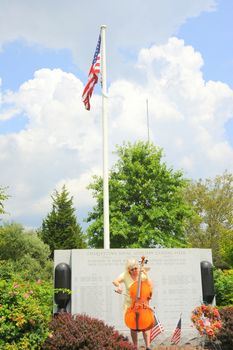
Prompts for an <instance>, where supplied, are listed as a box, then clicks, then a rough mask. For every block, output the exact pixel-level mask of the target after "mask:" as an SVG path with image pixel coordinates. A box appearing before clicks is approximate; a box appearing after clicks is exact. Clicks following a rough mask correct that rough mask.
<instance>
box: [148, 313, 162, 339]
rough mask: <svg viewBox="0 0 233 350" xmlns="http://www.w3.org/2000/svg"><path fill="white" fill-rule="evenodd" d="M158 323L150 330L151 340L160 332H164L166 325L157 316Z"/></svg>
mask: <svg viewBox="0 0 233 350" xmlns="http://www.w3.org/2000/svg"><path fill="white" fill-rule="evenodd" d="M155 321H156V324H155V325H154V327H153V328H151V330H150V342H152V340H154V339H155V338H156V337H157V336H158V335H159V334H160V333H162V332H164V327H163V326H162V325H161V323H160V321H159V320H158V319H157V318H156V316H155Z"/></svg>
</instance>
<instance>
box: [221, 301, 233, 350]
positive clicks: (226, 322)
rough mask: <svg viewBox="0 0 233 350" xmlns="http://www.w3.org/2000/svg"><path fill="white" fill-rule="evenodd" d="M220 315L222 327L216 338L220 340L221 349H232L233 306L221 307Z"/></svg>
mask: <svg viewBox="0 0 233 350" xmlns="http://www.w3.org/2000/svg"><path fill="white" fill-rule="evenodd" d="M220 315H221V318H222V321H223V327H222V329H221V330H220V332H219V335H218V339H219V340H220V341H221V346H222V350H232V349H233V306H231V307H226V308H222V309H221V310H220Z"/></svg>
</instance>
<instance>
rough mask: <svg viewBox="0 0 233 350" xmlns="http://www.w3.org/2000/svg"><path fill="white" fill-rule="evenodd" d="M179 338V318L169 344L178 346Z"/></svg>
mask: <svg viewBox="0 0 233 350" xmlns="http://www.w3.org/2000/svg"><path fill="white" fill-rule="evenodd" d="M180 337H181V317H180V319H179V321H178V323H177V326H176V328H175V330H174V333H173V335H172V338H171V343H172V344H178V343H179V341H180Z"/></svg>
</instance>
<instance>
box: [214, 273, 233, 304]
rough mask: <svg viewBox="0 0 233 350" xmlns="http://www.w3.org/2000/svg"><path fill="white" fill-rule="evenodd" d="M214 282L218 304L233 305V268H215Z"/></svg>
mask: <svg viewBox="0 0 233 350" xmlns="http://www.w3.org/2000/svg"><path fill="white" fill-rule="evenodd" d="M214 284H215V291H216V303H217V305H218V306H229V305H233V269H231V270H223V271H222V270H220V269H218V270H215V271H214Z"/></svg>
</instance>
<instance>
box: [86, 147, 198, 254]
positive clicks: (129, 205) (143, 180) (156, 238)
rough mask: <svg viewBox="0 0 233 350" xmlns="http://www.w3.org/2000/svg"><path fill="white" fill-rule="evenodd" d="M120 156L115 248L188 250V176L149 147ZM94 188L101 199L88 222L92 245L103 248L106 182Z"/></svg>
mask: <svg viewBox="0 0 233 350" xmlns="http://www.w3.org/2000/svg"><path fill="white" fill-rule="evenodd" d="M116 153H117V155H118V157H119V159H118V161H117V162H116V164H115V166H114V167H113V168H112V170H111V172H110V176H109V197H110V245H111V248H127V247H130V248H132V247H135V248H137V247H145V248H146V247H155V246H158V245H160V246H163V247H181V246H185V237H184V227H185V220H186V218H187V217H188V216H189V215H190V213H191V210H190V207H189V206H188V205H187V203H186V202H185V200H184V197H183V190H184V188H185V187H186V184H187V181H186V180H185V179H184V178H183V174H182V172H181V171H174V170H173V169H171V168H168V167H167V166H166V164H165V163H163V162H162V150H161V149H160V148H158V147H156V146H154V145H153V144H151V143H148V142H147V143H143V142H136V143H135V144H130V143H128V144H126V145H123V146H122V147H118V148H117V152H116ZM89 188H90V189H91V190H92V191H93V196H94V198H95V199H96V206H95V207H94V208H93V211H92V212H90V213H89V215H88V218H87V222H90V226H89V227H88V237H89V244H90V245H91V246H92V247H103V182H102V178H101V177H94V181H93V183H92V184H90V186H89Z"/></svg>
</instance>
